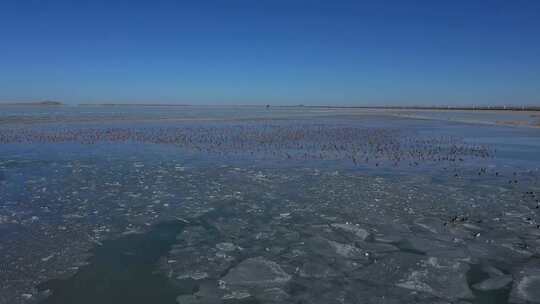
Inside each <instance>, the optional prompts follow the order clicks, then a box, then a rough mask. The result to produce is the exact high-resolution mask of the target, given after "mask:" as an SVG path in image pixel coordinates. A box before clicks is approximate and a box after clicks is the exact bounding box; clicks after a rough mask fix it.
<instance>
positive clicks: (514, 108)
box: [0, 101, 540, 112]
mask: <svg viewBox="0 0 540 304" xmlns="http://www.w3.org/2000/svg"><path fill="white" fill-rule="evenodd" d="M0 106H84V107H124V106H131V107H197V106H202V107H212V106H215V107H267V108H270V109H271V108H308V109H366V110H370V109H373V110H443V111H520V112H527V111H540V106H333V105H271V104H270V105H248V104H243V105H240V104H238V105H233V104H230V105H194V104H174V103H172V104H152V103H81V104H73V105H71V104H64V103H62V102H58V101H42V102H6V103H2V102H0Z"/></svg>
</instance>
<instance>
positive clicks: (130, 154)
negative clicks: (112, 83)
mask: <svg viewBox="0 0 540 304" xmlns="http://www.w3.org/2000/svg"><path fill="white" fill-rule="evenodd" d="M28 109H29V110H27V109H26V108H25V109H19V108H15V109H12V110H10V111H11V112H9V111H8V112H2V114H1V115H0V122H1V124H0V125H1V127H0V139H1V140H0V190H1V191H0V202H1V205H0V236H1V238H2V242H1V243H0V257H1V258H2V265H3V266H2V268H3V269H4V270H3V271H2V272H0V282H2V284H0V286H1V287H0V303H31V302H40V303H86V302H88V303H90V302H93V303H98V302H99V303H113V302H114V303H142V302H145V303H146V302H148V301H147V299H150V298H151V299H152V302H159V303H175V302H176V303H221V302H225V303H358V302H365V303H434V302H440V303H449V302H452V303H453V302H458V301H464V302H468V303H509V302H511V303H530V302H532V303H535V301H537V300H536V294H535V292H536V290H538V288H540V286H537V285H538V284H540V266H538V264H539V263H540V260H539V258H538V256H539V254H540V241H539V237H540V229H539V227H540V226H539V225H540V219H539V217H538V215H539V214H538V213H539V208H538V206H539V199H540V182H539V181H540V172H539V168H540V134H539V132H538V129H534V128H518V127H505V126H495V125H474V124H462V123H458V122H452V121H438V120H417V119H410V118H396V117H395V116H392V115H383V114H381V113H380V112H376V113H359V114H358V113H357V114H354V113H348V112H347V111H344V112H339V111H330V112H328V111H320V110H302V109H286V108H284V109H279V110H274V109H271V110H267V109H265V108H252V107H248V108H232V109H231V108H189V107H187V108H184V107H174V108H163V107H159V108H157V109H148V108H133V107H128V108H124V107H119V108H117V107H114V108H112V110H110V109H111V108H109V107H104V108H100V107H90V108H62V107H61V108H54V109H49V108H47V109H43V108H40V109H34V108H28ZM471 115H473V114H471ZM23 116H24V120H23V121H22V122H23V123H21V117H23ZM246 117H249V118H250V119H245V118H246ZM185 118H189V119H190V120H189V121H188V120H185ZM208 118H212V120H208ZM478 286H480V287H478ZM478 288H481V289H483V290H479V289H478Z"/></svg>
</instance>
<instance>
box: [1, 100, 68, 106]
mask: <svg viewBox="0 0 540 304" xmlns="http://www.w3.org/2000/svg"><path fill="white" fill-rule="evenodd" d="M63 105H64V104H63V103H61V102H59V101H52V100H45V101H38V102H0V106H63Z"/></svg>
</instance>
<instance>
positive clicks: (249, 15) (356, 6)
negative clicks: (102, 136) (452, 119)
mask: <svg viewBox="0 0 540 304" xmlns="http://www.w3.org/2000/svg"><path fill="white" fill-rule="evenodd" d="M0 38H1V40H0V100H1V101H39V100H45V99H51V100H59V101H64V102H67V103H81V102H96V103H99V102H154V103H173V102H177V103H189V104H265V103H271V104H299V103H302V104H341V105H375V104H381V105H405V104H419V105H427V104H473V103H475V104H503V103H506V104H540V1H538V0H530V1H520V0H504V1H502V0H500V1H498V0H494V1H487V0H486V1H479V0H448V1H438V0H426V1H413V0H410V1H384V0H373V1H360V0H357V1H336V0H327V1H321V0H298V1H295V0H246V1H236V0H223V1H204V0H198V1H196V0H194V1H180V0H177V1H172V0H171V1H150V0H149V1H136V0H130V1H127V0H126V1H114V0H92V1H84V0H72V1H68V0H58V1H55V0H33V1H28V0H1V1H0Z"/></svg>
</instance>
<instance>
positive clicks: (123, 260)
mask: <svg viewBox="0 0 540 304" xmlns="http://www.w3.org/2000/svg"><path fill="white" fill-rule="evenodd" d="M183 227H184V224H183V223H181V222H179V221H174V222H166V223H161V224H158V225H156V226H155V227H154V228H153V229H152V230H151V231H149V232H148V233H145V234H131V235H127V236H125V237H122V238H120V239H116V240H111V241H106V242H104V243H103V246H100V247H97V248H96V249H95V251H94V255H93V257H92V258H91V259H90V260H89V262H90V264H89V265H87V266H85V267H83V268H81V269H80V270H79V272H77V273H76V274H75V275H74V276H73V277H71V278H68V279H64V280H52V281H49V282H45V283H43V284H41V285H40V286H39V289H40V290H47V289H50V290H51V291H52V295H51V296H50V297H48V298H46V299H45V300H43V301H42V302H41V303H43V304H65V303H80V304H85V303H88V304H90V303H92V304H95V303H101V304H107V303H111V304H113V303H115V304H116V303H131V304H138V303H141V304H143V303H145V304H146V303H175V299H176V296H178V290H177V288H176V287H174V286H173V285H172V284H171V283H170V281H169V280H168V279H167V278H166V277H164V276H163V275H159V274H156V273H155V268H156V263H157V262H158V260H159V258H160V257H162V256H163V255H165V254H166V253H167V252H168V250H169V249H170V247H171V245H172V244H173V243H174V241H175V240H176V235H177V234H178V233H180V232H181V231H182V229H183Z"/></svg>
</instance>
